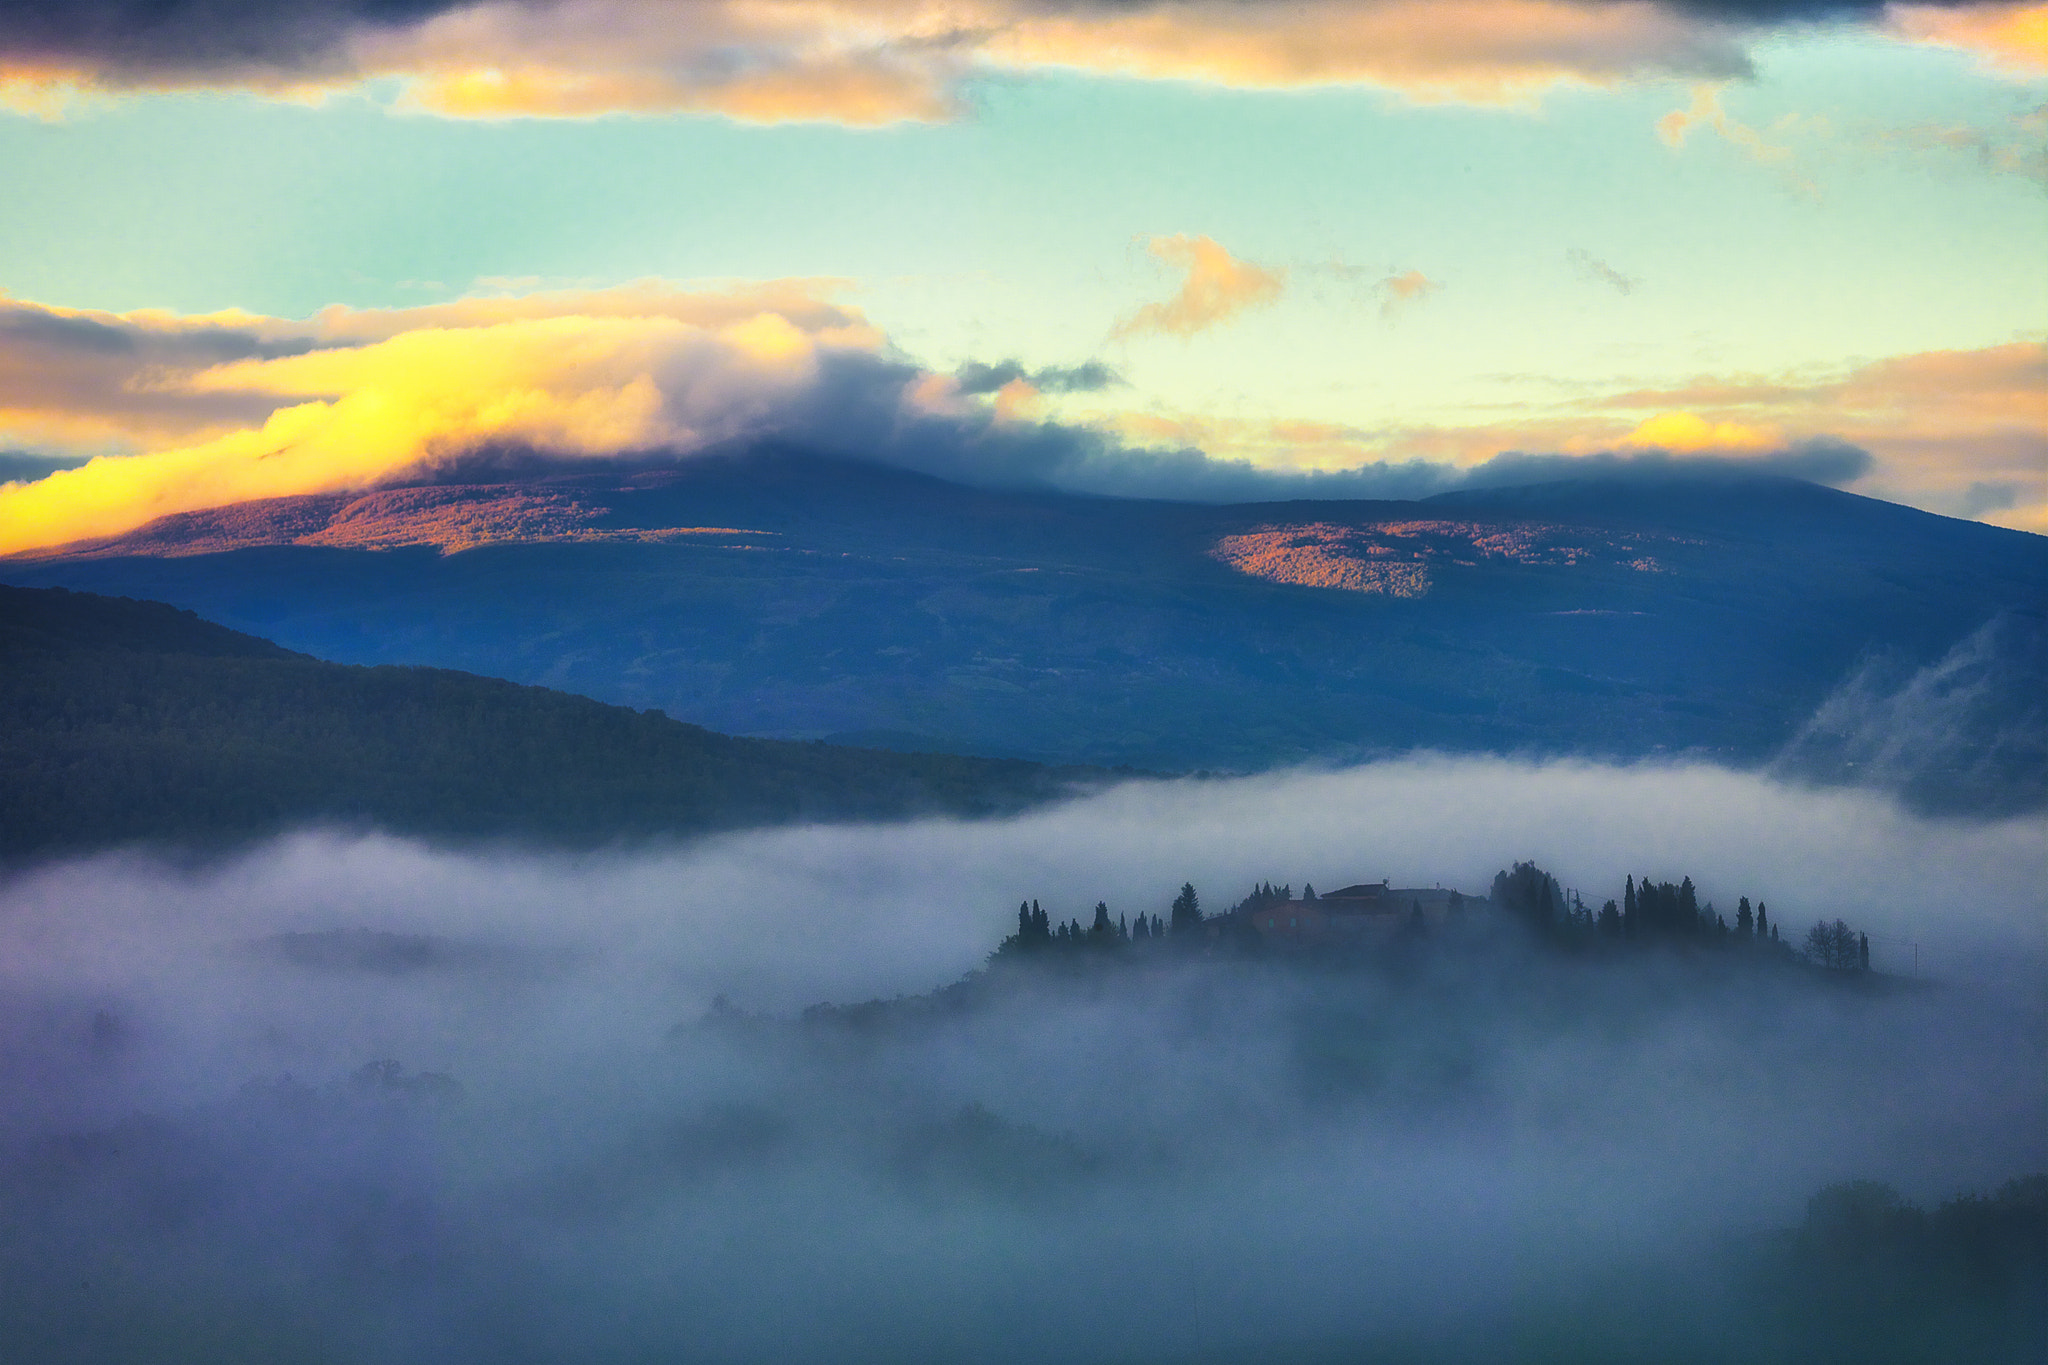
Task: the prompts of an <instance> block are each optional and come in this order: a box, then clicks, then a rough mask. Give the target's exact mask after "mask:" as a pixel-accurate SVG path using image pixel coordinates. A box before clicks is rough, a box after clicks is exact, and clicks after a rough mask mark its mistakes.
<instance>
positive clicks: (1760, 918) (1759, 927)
mask: <svg viewBox="0 0 2048 1365" xmlns="http://www.w3.org/2000/svg"><path fill="white" fill-rule="evenodd" d="M1766 933H1769V935H1770V936H1771V937H1772V938H1773V939H1775V938H1777V936H1778V926H1777V925H1775V924H1772V923H1771V912H1770V911H1768V910H1766V909H1765V908H1764V903H1763V902H1762V901H1758V902H1757V903H1756V936H1757V937H1758V938H1762V937H1763V936H1764V935H1765V934H1766Z"/></svg>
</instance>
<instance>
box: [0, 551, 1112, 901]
mask: <svg viewBox="0 0 2048 1365" xmlns="http://www.w3.org/2000/svg"><path fill="white" fill-rule="evenodd" d="M0 773H5V774H6V780H5V782H0V859H6V860H20V859H23V858H30V857H35V856H41V855H45V854H51V853H59V852H67V851H79V850H88V849H94V848H104V847H112V846H116V845H120V844H125V843H131V842H153V843H163V844H173V845H179V846H186V847H200V848H205V847H218V846H222V845H225V844H231V843H234V842H237V841H240V840H244V839H248V838H252V837H257V836H261V835H264V834H268V833H273V832H276V831H278V830H282V829H287V828H291V827H294V826H298V825H304V824H307V823H321V822H325V823H339V824H345V825H356V826H375V827H379V828H384V829H388V830H393V831H396V832H399V833H405V834H413V835H425V836H438V837H457V838H471V839H474V838H515V837H516V838H519V839H521V840H525V841H528V842H533V843H538V844H541V845H543V846H557V847H561V846H567V847H591V846H597V845H602V844H606V843H610V842H614V841H616V840H620V839H635V838H649V837H658V836H675V835H687V834H693V833H698V832H702V831H706V830H714V829H729V828H735V827H740V826H745V825H764V824H777V823H783V822H788V821H794V820H803V819H830V820H846V819H890V818H899V817H903V816H908V815H918V814H931V813H944V814H954V815H986V814H992V813H998V812H1003V811H1011V810H1016V809H1019V808H1021V807H1023V806H1026V805H1029V804H1032V803H1034V802H1038V801H1044V800H1049V799H1053V798H1056V797H1059V796H1062V795H1066V794H1068V793H1069V792H1071V791H1073V790H1074V789H1075V788H1076V787H1077V786H1080V785H1085V784H1086V783H1087V782H1088V781H1089V780H1090V779H1098V780H1099V779H1101V778H1104V777H1107V776H1109V775H1108V774H1103V773H1090V772H1084V771H1080V770H1064V771H1061V770H1053V769H1048V768H1044V767H1040V766H1038V765H1035V764H1030V763H1023V762H1018V761H1014V760H1001V759H972V758H954V757H948V756H944V755H917V754H898V753H887V752H878V751H869V750H860V749H850V748H845V747H840V746H832V745H825V744H816V743H794V742H786V741H776V740H761V739H735V738H733V737H731V736H728V735H720V734H714V733H712V732H711V731H708V730H704V729H700V728H699V727H697V726H694V725H686V724H683V723H682V722H680V721H674V720H670V719H668V718H667V717H666V716H663V715H661V714H659V713H658V712H638V711H633V710H629V709H627V708H625V707H619V706H609V705H606V704H604V703H601V702H596V701H592V700H590V699H589V698H586V697H578V696H571V695H568V694H565V693H561V692H554V691H549V690H547V689H545V688H539V687H523V686H520V685H518V684H515V683H509V682H503V681H500V680H498V679H495V678H480V677H476V676H473V675H471V674H467V673H457V672H451V671H448V670H445V669H433V668H407V667H394V666H382V667H362V666H350V665H342V664H333V663H324V662H322V661H320V660H317V659H310V658H307V657H305V656H304V655H301V654H295V653H293V652H291V651H290V650H286V649H283V648H281V647H279V646H278V645H275V644H273V643H271V642H270V641H267V640H260V639H256V638H253V637H251V636H248V635H243V634H239V633H237V632H235V631H231V630H228V629H227V628H225V627H223V626H219V625H215V624H213V623H211V622H208V621H204V620H201V619H199V618H198V617H196V616H194V615H192V614H191V613H189V612H183V611H179V610H178V609H176V608H174V607H170V606H166V605H164V604H163V603H159V602H137V601H130V600H126V599H120V598H108V597H100V596H95V595H92V594H88V593H73V592H66V591H64V590H62V589H28V588H12V587H0Z"/></svg>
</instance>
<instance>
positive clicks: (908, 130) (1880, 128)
mask: <svg viewBox="0 0 2048 1365" xmlns="http://www.w3.org/2000/svg"><path fill="white" fill-rule="evenodd" d="M0 182H4V184H5V186H6V193H4V194H0V478H13V479H14V480H15V482H14V483H12V484H10V485H7V486H4V487H0V552H6V551H13V550H20V549H24V548H34V547H37V546H43V545H49V544H55V543H61V542H63V541H66V540H69V539H73V538H77V537H79V536H84V535H96V534H110V533H114V532H118V531H120V530H125V529H129V528H131V527H133V526H135V525H139V524H141V523H142V522H144V521H146V520H148V519H150V518H152V517H154V516H157V515H161V514H163V513H165V512H174V511H181V510H189V509H192V508H197V507H204V506H212V505H218V504H220V503H224V502H230V501H235V500H239V499H240V498H245V497H254V496H276V495H283V494H290V493H304V492H320V491H333V490H337V489H347V488H356V487H368V486H371V485H374V484H377V483H385V482H391V481H394V480H396V481H403V480H404V479H405V478H408V477H414V476H416V475H417V473H418V471H419V470H421V469H422V468H426V467H431V466H432V465H434V464H435V463H436V462H437V461H441V460H445V459H446V458H447V457H448V456H449V455H450V454H455V453H460V451H461V450H462V449H464V448H466V447H469V446H474V445H477V444H480V443H499V444H501V443H505V442H512V443H518V444H525V445H531V446H534V447H537V448H541V449H544V450H547V451H550V452H553V453H557V454H561V455H564V456H572V457H573V456H582V455H606V454H618V453H621V452H637V453H645V452H649V451H657V450H658V451H662V452H666V453H667V454H670V455H681V456H687V455H688V454H690V453H693V452H695V451H697V450H701V449H705V448H708V447H711V446H716V445H719V444H721V443H727V444H729V443H731V442H735V441H744V440H747V439H750V438H756V437H761V436H772V435H777V434H784V435H787V434H788V433H790V432H793V431H799V430H800V431H802V432H805V433H814V432H816V431H819V430H829V429H832V428H834V427H835V425H836V426H840V427H844V428H845V429H848V430H852V429H855V428H858V429H860V430H863V431H867V430H872V429H873V426H874V421H875V419H876V415H877V414H878V413H879V414H883V415H885V416H889V417H891V419H892V420H898V421H906V422H921V423H930V422H932V421H938V422H941V423H949V424H951V425H950V427H949V428H948V429H949V430H950V431H952V432H953V436H952V438H951V439H954V440H955V441H956V442H957V443H958V444H959V445H961V446H962V448H963V451H964V452H965V453H964V455H962V456H961V458H960V459H956V460H954V461H952V462H951V463H950V464H949V465H948V467H949V468H952V467H956V466H958V465H959V464H960V463H961V462H962V461H963V460H964V461H965V462H966V463H968V464H972V462H973V461H974V460H975V459H978V458H980V459H985V460H986V461H987V462H988V464H989V467H990V475H989V477H990V478H991V479H999V478H1001V477H1003V470H1005V469H1014V467H1015V462H1014V461H1007V462H1006V460H1005V457H1004V453H1003V452H1004V451H1005V450H1007V449H1009V448H1010V447H1011V446H1013V445H1014V444H1015V442H1016V441H1017V440H1019V439H1026V440H1030V439H1041V438H1043V439H1054V440H1058V441H1066V442H1070V443H1074V442H1077V443H1079V445H1080V446H1081V447H1084V448H1085V449H1086V450H1087V451H1088V452H1089V458H1088V459H1086V460H1081V461H1079V462H1077V463H1075V465H1074V467H1073V469H1072V470H1071V471H1070V473H1069V475H1068V476H1067V478H1066V482H1067V484H1068V485H1069V486H1074V487H1078V488H1082V489H1092V490H1093V491H1115V489H1118V488H1126V487H1130V486H1133V485H1134V483H1135V484H1137V485H1142V484H1144V480H1142V479H1138V480H1135V481H1134V480H1132V479H1130V478H1129V477H1122V476H1118V477H1111V476H1110V475H1107V474H1105V473H1104V472H1103V471H1105V470H1107V469H1110V468H1111V467H1112V466H1114V467H1115V468H1117V469H1121V470H1124V471H1126V472H1127V471H1128V469H1129V468H1131V467H1133V466H1138V467H1146V466H1147V462H1151V463H1152V464H1157V465H1159V467H1161V468H1172V469H1182V470H1185V469H1187V468H1190V467H1191V466H1192V465H1202V466H1214V465H1221V466H1223V467H1225V468H1226V469H1227V470H1234V471H1238V472H1240V473H1242V472H1246V471H1250V472H1252V473H1257V474H1261V475H1271V476H1273V477H1274V478H1276V479H1280V480H1281V482H1279V483H1274V484H1273V485H1272V486H1273V487H1275V488H1280V487H1283V486H1287V485H1286V484H1285V477H1284V476H1294V475H1299V474H1302V473H1304V472H1306V471H1326V472H1327V471H1342V470H1364V471H1366V472H1367V473H1368V474H1370V473H1371V472H1372V471H1381V472H1388V471H1401V470H1407V471H1409V472H1411V473H1412V472H1413V471H1414V470H1415V468H1416V466H1415V462H1418V461H1420V462H1423V463H1424V465H1425V466H1426V467H1427V468H1428V469H1429V470H1435V471H1442V472H1443V474H1444V477H1455V476H1456V473H1457V472H1458V471H1461V470H1468V469H1472V468H1475V467H1477V466H1480V465H1482V464H1484V463H1485V462H1486V461H1488V460H1490V459H1493V458H1494V457H1496V456H1498V455H1500V454H1502V453H1503V452H1522V453H1529V454H1562V455H1567V456H1591V455H1603V454H1606V455H1612V454H1615V453H1619V454H1621V455H1623V456H1629V455H1643V456H1649V457H1653V458H1654V457H1656V456H1657V455H1658V454H1659V453H1663V454H1668V455H1675V456H1686V457H1691V456H1707V457H1718V458H1729V459H1758V460H1772V459H1779V460H1782V459H1783V458H1784V457H1785V456H1786V454H1787V453H1788V452H1791V453H1794V454H1796V453H1798V452H1800V451H1802V450H1811V449H1815V448H1825V449H1829V450H1836V449H1840V448H1843V447H1848V448H1853V450H1855V451H1857V452H1861V456H1860V457H1858V458H1854V459H1848V460H1836V461H1834V462H1833V464H1834V467H1836V468H1837V470H1838V473H1837V475H1836V477H1835V481H1836V482H1839V483H1842V484H1844V486H1847V487H1849V488H1851V489H1852V490H1853V491H1856V492H1860V493H1866V494H1870V495H1873V496H1878V497H1884V498H1889V499H1893V500H1896V501H1902V502H1906V503H1909V504H1912V505H1915V506H1919V507H1923V508H1926V509H1928V510H1930V511H1935V512H1939V513H1943V514H1946V515H1955V516H1966V517H1975V518H1979V519H1982V520H1986V521H1990V522H1994V523H1998V524H2002V525H2007V526H2013V527H2018V528H2022V529H2028V530H2033V531H2037V532H2039V531H2048V6H2041V5H2034V6H2029V5H2026V4H2017V5H2015V4H1971V3H1964V4H1947V5H1929V6H1904V5H1889V6H1870V5H1860V4H1854V3H1851V4H1844V5H1839V6H1835V5H1830V6H1824V7H1817V6H1808V5H1803V4H1799V3H1777V0H1684V2H1683V3H1680V2H1677V0H1666V2H1665V3H1644V2H1643V0H1310V2H1309V3H1295V4H1286V5H1281V4H1273V3H1266V2H1265V0H1156V2H1155V3H1140V2H1138V0H964V2H963V3H934V2H932V0H869V2H867V3H862V4H859V5H854V4H848V3H844V0H525V2H519V3H511V2H507V0H488V2H487V3H482V4H460V3H456V4H449V3H445V2H444V0H295V3H288V4H270V3H264V4H258V3H254V0H217V2H216V3H209V4H203V5H202V4H198V3H191V2H190V0H58V2H57V3H47V2H46V0H35V3H26V2H25V0H0ZM856 411H857V412H858V413H859V414H860V420H858V421H856V420H854V417H853V416H852V414H854V413H855V412H856ZM842 416H844V417H845V420H844V421H841V420H840V419H841V417H842ZM1006 443H1007V444H1006ZM849 453H859V452H849ZM88 460H90V461H91V462H90V463H87V461H88ZM1090 471H1093V472H1092V473H1091V472H1090ZM1091 479H1094V480H1095V483H1094V484H1093V485H1091V483H1090V480H1091ZM1226 482H1228V481H1226ZM1367 482H1368V483H1369V482H1370V480H1369V479H1368V480H1367ZM1409 482H1410V483H1411V484H1412V483H1413V482H1414V480H1413V479H1411V480H1410V481H1409ZM1213 483H1214V481H1212V484H1213ZM1190 486H1192V485H1190ZM1230 486H1231V487H1233V488H1236V487H1241V486H1243V481H1242V480H1238V481H1237V482H1234V483H1230ZM1358 486H1359V484H1358V483H1357V482H1356V481H1352V482H1344V481H1331V482H1329V483H1328V484H1327V485H1326V487H1327V489H1328V491H1332V492H1337V491H1346V492H1349V491H1356V488H1357V487H1358Z"/></svg>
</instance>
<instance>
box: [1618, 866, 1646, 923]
mask: <svg viewBox="0 0 2048 1365" xmlns="http://www.w3.org/2000/svg"><path fill="white" fill-rule="evenodd" d="M1621 932H1622V933H1624V934H1626V935H1627V936H1628V937H1630V938H1635V937H1636V936H1637V935H1639V934H1641V933H1642V932H1643V915H1642V909H1641V902H1639V901H1638V900H1637V899H1636V879H1635V878H1634V877H1633V876H1631V877H1630V878H1629V879H1628V885H1627V887H1626V888H1625V889H1624V890H1623V891H1622V893H1621Z"/></svg>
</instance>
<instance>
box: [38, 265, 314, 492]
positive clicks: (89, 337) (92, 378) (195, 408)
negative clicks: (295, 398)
mask: <svg viewBox="0 0 2048 1365" xmlns="http://www.w3.org/2000/svg"><path fill="white" fill-rule="evenodd" d="M314 347H315V343H314V342H313V341H311V340H310V339H308V338H306V337H304V336H298V337H292V336H277V337H272V336H265V335H263V334H262V333H261V332H259V331H257V330H255V329H251V328H243V327H231V326H215V325H211V324H207V323H190V322H177V323H164V324H151V323H148V322H141V321H136V320H133V319H130V318H124V317H118V316H116V315H113V314H96V315H91V314H81V313H60V312H56V311H53V310H51V309H47V308H40V307H37V306H35V305H33V304H22V303H14V302H11V301H9V300H6V299H0V409H8V408H12V409H15V410H16V411H20V412H30V413H34V412H41V413H47V414H50V415H51V417H52V418H53V419H54V420H56V421H57V422H59V423H60V424H64V425H70V426H73V427H75V428H80V429H86V430H91V429H93V428H94V427H96V426H104V427H106V428H108V431H107V432H105V433H103V434H113V429H116V428H119V429H122V430H126V429H129V428H132V427H135V426H141V427H144V428H155V429H157V430H159V431H167V432H182V431H194V430H199V429H203V428H205V427H207V426H209V425H212V424H215V423H222V422H250V421H261V420H262V419H263V418H264V417H265V416H267V415H268V414H269V412H270V411H271V409H272V408H274V407H275V406H276V400H275V399H273V398H269V397H266V396H263V395H257V394H243V393H233V392H208V393H201V392H193V391H190V390H187V389H182V388H180V387H179V385H178V383H177V381H178V380H180V379H183V378H185V377H187V376H190V375H192V374H195V373H197V372H198V371H201V370H205V369H208V368H210V367H212V366H215V365H222V364H226V363H228V362H230V361H236V360H257V359H271V358H275V357H278V356H286V355H298V354H301V353H303V352H305V351H309V350H312V349H314ZM43 472H45V473H47V472H48V470H47V469H46V470H44V471H43Z"/></svg>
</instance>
